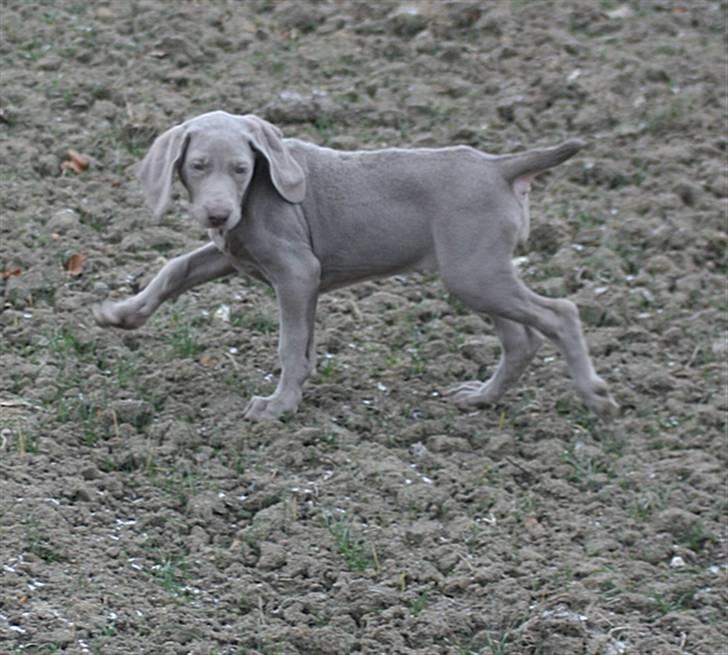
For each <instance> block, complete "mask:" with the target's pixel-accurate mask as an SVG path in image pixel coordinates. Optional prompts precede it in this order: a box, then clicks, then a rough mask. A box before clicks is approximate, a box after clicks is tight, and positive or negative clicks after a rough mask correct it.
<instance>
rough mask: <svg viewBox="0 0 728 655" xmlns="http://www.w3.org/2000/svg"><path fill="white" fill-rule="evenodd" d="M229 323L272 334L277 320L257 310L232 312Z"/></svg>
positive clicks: (276, 325) (251, 330) (258, 332)
mask: <svg viewBox="0 0 728 655" xmlns="http://www.w3.org/2000/svg"><path fill="white" fill-rule="evenodd" d="M230 325H232V326H234V327H239V328H243V329H245V330H248V331H250V332H255V333H256V334H265V335H268V334H273V333H275V332H276V330H277V329H278V320H277V319H276V318H274V317H272V316H269V315H267V314H264V313H263V312H261V311H259V310H253V311H248V312H233V313H232V316H231V317H230Z"/></svg>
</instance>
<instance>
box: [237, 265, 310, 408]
mask: <svg viewBox="0 0 728 655" xmlns="http://www.w3.org/2000/svg"><path fill="white" fill-rule="evenodd" d="M276 295H277V297H278V306H279V311H280V337H279V342H278V353H279V355H280V360H281V377H280V379H279V380H278V386H277V387H276V390H275V391H274V392H273V394H272V395H270V396H266V397H261V396H254V397H253V398H252V399H251V400H250V402H249V403H248V406H247V407H246V408H245V418H247V419H250V420H252V421H262V420H266V419H274V418H278V417H279V416H281V415H282V414H285V413H286V412H293V411H295V409H296V408H297V407H298V403H299V402H300V401H301V396H302V394H303V383H304V381H305V380H306V378H307V377H308V376H309V375H310V374H311V373H312V372H313V370H314V368H315V362H314V347H313V333H314V317H315V314H316V301H317V299H318V277H316V278H315V280H314V279H313V277H312V276H305V275H304V276H301V277H298V278H291V279H288V280H286V281H285V282H284V283H282V284H280V285H276Z"/></svg>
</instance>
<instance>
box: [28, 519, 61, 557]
mask: <svg viewBox="0 0 728 655" xmlns="http://www.w3.org/2000/svg"><path fill="white" fill-rule="evenodd" d="M25 537H26V539H27V541H28V551H29V552H30V553H32V554H33V555H35V556H36V557H39V558H40V559H42V560H43V561H44V562H47V563H48V564H51V563H53V562H63V561H64V560H66V556H65V555H64V554H63V553H62V552H61V551H59V550H58V549H57V548H56V545H55V540H54V539H53V537H51V536H50V535H49V534H48V533H47V532H46V530H45V529H44V528H43V527H42V526H41V525H40V522H39V521H38V519H36V518H31V519H30V521H29V524H28V526H27V530H26V534H25Z"/></svg>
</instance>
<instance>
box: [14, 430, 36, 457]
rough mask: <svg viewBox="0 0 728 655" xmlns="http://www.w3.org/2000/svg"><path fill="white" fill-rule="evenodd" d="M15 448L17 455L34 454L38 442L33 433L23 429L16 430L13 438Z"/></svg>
mask: <svg viewBox="0 0 728 655" xmlns="http://www.w3.org/2000/svg"><path fill="white" fill-rule="evenodd" d="M15 449H16V450H17V451H18V455H35V454H36V453H37V452H38V442H37V441H36V436H35V435H34V434H29V433H28V432H26V431H25V430H18V432H17V435H16V439H15Z"/></svg>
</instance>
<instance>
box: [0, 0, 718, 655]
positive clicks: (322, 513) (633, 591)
mask: <svg viewBox="0 0 728 655" xmlns="http://www.w3.org/2000/svg"><path fill="white" fill-rule="evenodd" d="M726 7H727V5H726V2H718V1H707V0H695V1H690V2H687V1H685V2H671V1H668V0H644V1H640V2H627V3H625V4H620V3H619V2H616V1H612V0H601V1H597V0H593V1H585V2H581V1H577V0H560V1H559V2H545V1H537V0H534V1H528V0H511V1H507V0H498V1H493V2H472V1H467V0H464V1H457V2H446V1H442V2H435V1H432V2H409V3H404V4H402V3H398V2H392V1H388V2H383V1H378V2H353V1H344V0H336V1H334V0H321V1H320V2H298V1H296V2H286V1H283V2H270V1H264V0H251V1H249V2H232V1H223V0H220V1H215V2H192V1H185V2H162V1H151V0H134V1H130V2H122V1H118V2H108V1H107V2H104V1H99V2H72V1H71V0H56V1H54V0H48V1H45V2H30V1H21V0H2V1H0V58H1V60H2V64H1V66H0V221H1V222H0V273H1V275H0V326H1V330H2V333H1V335H2V336H1V337H0V431H1V436H0V565H1V566H0V652H2V653H33V654H35V653H57V652H63V653H83V654H86V653H92V654H117V653H118V654H122V653H123V654H135V653H154V654H157V653H164V654H167V653H170V654H172V653H179V654H183V653H185V654H186V653H191V654H194V655H202V654H207V653H210V654H212V653H215V654H233V653H235V654H242V653H248V654H252V653H257V654H259V655H272V654H281V655H294V654H296V655H304V654H305V655H311V654H331V655H339V654H345V653H366V654H387V655H389V654H395V655H400V654H401V655H405V654H406V655H414V654H417V655H420V654H448V655H449V654H454V655H475V654H477V655H486V654H490V655H504V654H509V655H514V654H518V655H520V654H534V655H535V654H540V655H571V654H585V655H623V654H625V655H626V654H635V655H636V654H639V655H677V654H682V655H686V654H690V655H716V654H718V653H725V652H726V646H725V644H726V643H728V616H727V615H726V607H728V594H727V589H728V585H727V584H726V583H727V581H728V553H727V552H726V551H727V544H726V537H727V535H726V515H727V512H726V471H727V470H728V468H727V467H728V462H727V459H728V456H727V448H728V441H727V438H726V409H727V405H728V400H727V392H726V385H727V384H728V377H727V372H726V354H727V353H726V348H727V343H726V328H727V324H728V320H727V315H726V310H727V305H728V303H727V300H728V296H727V292H726V269H727V266H726V264H727V261H726V209H727V203H728V179H727V177H726V148H727V145H728V140H727V138H726V109H727V107H726V92H727V86H726V69H727V62H726V11H727V9H726ZM213 109H224V110H226V111H229V112H233V113H256V114H259V115H261V116H262V117H264V118H266V119H268V120H270V121H272V122H274V123H275V124H277V125H278V126H279V127H280V128H281V129H282V130H283V131H284V133H285V134H286V135H287V136H295V137H299V138H304V139H307V140H310V141H313V142H316V143H319V144H322V145H327V146H331V147H336V148H344V149H350V148H375V147H382V146H385V145H390V146H403V147H406V146H422V145H427V146H435V145H451V144H455V143H464V144H470V145H473V146H476V147H478V148H481V149H483V150H485V151H488V152H493V153H501V152H511V151H516V150H519V149H525V148H531V147H537V146H548V145H553V144H556V143H558V142H560V141H561V140H563V139H565V138H569V137H578V138H581V139H584V140H586V141H587V142H588V143H589V147H588V148H587V149H585V150H584V151H582V152H581V153H579V155H578V156H577V157H575V158H574V159H573V160H570V161H569V162H567V163H566V164H564V165H562V166H560V167H559V168H557V169H555V170H554V171H553V172H551V173H549V174H548V175H544V176H543V177H542V178H541V179H539V180H538V181H537V182H536V183H535V185H534V189H533V191H532V194H531V199H532V200H531V202H532V231H531V238H530V243H529V246H528V248H527V249H524V250H523V251H521V252H519V253H517V254H518V256H519V265H520V268H521V271H522V275H523V277H524V279H525V280H526V281H527V283H528V284H529V286H531V287H532V288H533V289H534V290H536V291H538V292H540V293H544V294H546V295H550V296H558V297H569V298H571V299H572V300H574V301H575V302H577V303H578V305H579V307H580V310H581V315H582V320H583V322H584V325H585V332H586V338H587V341H588V342H589V346H590V351H591V353H592V356H593V358H594V361H595V365H596V367H597V369H598V370H599V372H600V374H602V375H603V376H604V377H605V379H606V380H607V381H608V382H609V384H610V386H611V388H612V390H613V392H614V395H615V397H616V398H617V400H618V402H619V403H620V405H621V413H620V416H619V417H618V418H617V419H616V420H615V422H614V423H613V424H611V425H609V426H605V425H602V424H599V423H597V422H596V421H595V420H594V419H593V417H592V416H591V415H590V414H589V413H588V412H587V411H586V410H585V409H584V408H583V407H582V406H581V405H580V404H579V402H578V401H577V400H576V398H575V396H574V393H573V390H572V387H571V382H570V381H569V379H568V374H567V371H566V368H565V365H564V362H563V360H562V358H561V357H560V355H559V354H558V353H557V352H556V351H555V350H554V349H553V348H550V347H544V348H543V350H541V351H540V352H539V355H538V357H537V359H536V361H535V362H534V363H533V365H532V366H531V367H530V369H529V371H528V373H527V374H526V375H525V376H524V379H523V380H522V382H521V383H520V384H519V385H518V387H517V388H514V389H513V390H511V391H510V392H509V393H508V394H507V395H506V396H505V397H504V398H503V400H502V402H501V404H499V405H497V406H494V407H489V408H486V409H483V410H481V411H477V412H472V413H469V414H468V413H461V412H459V411H458V410H457V409H456V408H454V407H453V406H452V405H451V404H449V403H448V402H447V400H446V399H444V398H443V397H442V395H441V394H442V391H443V390H444V389H446V388H447V387H448V386H450V385H452V384H453V383H455V382H457V381H459V380H467V379H472V378H474V377H480V378H481V379H485V378H487V376H488V375H490V374H491V373H492V372H493V370H494V368H495V366H496V365H497V361H498V356H499V348H498V343H497V340H496V338H495V336H494V333H493V330H492V326H491V325H490V323H489V321H488V320H487V319H486V318H484V317H480V316H476V315H474V314H472V313H469V312H468V311H466V310H465V309H464V308H463V307H462V306H461V305H460V304H459V303H457V302H455V301H454V300H453V299H451V298H450V297H448V295H447V293H446V292H445V291H444V290H443V288H442V286H441V285H440V283H439V282H438V281H437V280H436V279H434V278H432V277H427V276H421V275H411V276H406V277H401V278H394V279H390V280H386V281H379V282H371V283H366V284H363V285H359V286H357V287H352V288H350V289H346V290H343V291H339V292H336V293H333V294H331V295H329V296H326V297H324V298H322V300H321V303H320V311H319V315H318V319H317V335H318V373H317V375H316V376H315V377H314V378H312V379H311V380H310V381H309V382H308V383H307V385H306V389H305V395H304V401H303V403H302V405H301V407H300V409H299V411H298V412H297V413H296V414H295V415H293V416H291V417H288V418H287V419H286V420H284V421H276V422H272V423H266V424H250V423H247V422H245V421H243V420H242V414H243V409H244V407H245V403H246V402H247V399H248V398H249V397H250V396H251V395H253V394H267V393H270V392H271V390H272V388H273V387H274V385H275V379H276V376H277V366H278V361H277V355H276V344H277V312H276V306H275V300H274V297H273V295H272V294H271V292H270V291H269V290H267V289H266V288H265V287H264V286H262V285H260V284H258V283H256V282H253V281H252V280H248V279H244V278H243V277H235V278H230V279H226V280H223V281H220V282H217V283H213V284H209V285H207V286H205V287H201V288H199V289H197V290H195V291H193V292H190V293H188V294H187V295H185V296H183V297H181V298H180V299H179V300H178V301H177V302H176V303H174V304H169V305H165V306H163V307H162V308H161V309H160V311H159V312H158V313H157V314H156V315H155V316H154V317H153V318H152V319H151V320H150V322H149V323H147V324H146V325H145V326H144V327H143V328H141V329H139V330H137V331H133V332H120V331H114V330H104V329H101V328H98V327H96V326H95V325H94V322H93V318H92V316H91V312H90V307H91V305H92V304H93V303H94V302H98V301H99V300H101V299H104V298H106V297H114V298H121V297H124V296H127V295H129V294H132V293H134V292H135V291H137V290H138V289H139V288H141V287H143V286H144V285H145V284H146V283H147V282H148V280H149V279H150V278H151V276H152V275H153V274H154V273H155V272H156V271H157V270H158V269H159V268H160V266H161V265H162V264H163V263H164V262H165V261H167V260H168V259H169V258H171V257H173V256H174V255H176V254H179V253H182V252H185V251H187V250H190V249H192V248H194V247H197V246H199V245H200V244H202V243H204V242H205V240H206V237H205V235H204V234H203V233H201V232H200V230H199V229H198V228H197V227H196V226H195V225H193V223H192V222H191V221H190V220H188V218H187V216H186V214H185V202H184V198H182V196H181V189H179V190H178V194H177V196H176V200H175V204H174V208H173V210H172V211H171V212H170V213H168V215H167V216H166V217H165V218H164V219H163V220H162V221H161V222H155V221H154V220H153V219H152V218H151V217H150V215H149V212H148V211H147V210H146V209H145V208H144V206H143V202H142V198H141V195H140V192H139V189H138V186H137V183H136V181H135V175H134V172H135V166H136V165H137V164H138V162H139V161H140V160H141V158H142V157H143V155H144V153H145V151H146V149H147V148H148V146H149V144H150V143H151V141H152V140H153V138H154V137H155V135H157V134H159V133H161V132H162V131H163V130H165V129H167V128H168V127H170V126H172V125H174V124H175V123H177V122H180V121H182V120H184V119H186V118H189V117H192V116H194V115H196V114H198V113H202V112H205V111H209V110H213ZM71 149H73V150H75V151H77V152H78V153H81V154H82V155H84V156H85V157H86V158H87V163H88V166H87V167H85V168H84V166H83V164H82V165H80V166H79V165H78V163H75V164H74V163H73V160H72V159H71V158H70V157H69V150H71Z"/></svg>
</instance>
